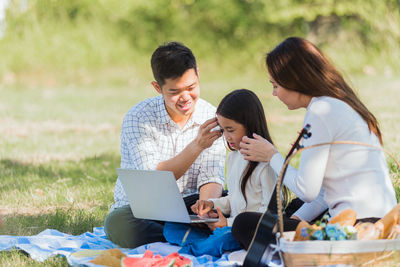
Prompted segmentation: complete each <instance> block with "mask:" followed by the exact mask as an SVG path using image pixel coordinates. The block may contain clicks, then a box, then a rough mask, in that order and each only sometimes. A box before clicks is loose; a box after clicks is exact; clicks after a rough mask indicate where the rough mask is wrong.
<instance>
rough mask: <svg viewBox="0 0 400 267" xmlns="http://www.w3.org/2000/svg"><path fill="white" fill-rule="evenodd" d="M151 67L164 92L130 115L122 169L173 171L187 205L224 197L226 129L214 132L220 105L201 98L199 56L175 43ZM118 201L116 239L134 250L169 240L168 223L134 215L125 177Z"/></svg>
mask: <svg viewBox="0 0 400 267" xmlns="http://www.w3.org/2000/svg"><path fill="white" fill-rule="evenodd" d="M151 67H152V70H153V75H154V79H155V81H153V82H152V83H151V84H152V85H153V87H154V88H155V89H156V91H157V92H158V93H159V94H160V95H159V96H157V97H153V98H149V99H146V100H144V101H142V102H140V103H138V104H136V105H135V106H133V107H132V108H131V109H130V110H129V111H128V113H127V114H126V116H125V118H124V121H123V124H122V131H121V168H130V169H143V170H168V171H172V172H173V173H174V175H175V179H176V182H177V184H178V187H179V190H180V191H181V193H182V195H183V196H184V199H185V203H186V205H187V206H190V205H191V204H194V202H195V201H196V198H197V196H198V195H197V194H196V193H199V198H200V199H209V198H215V197H220V196H221V192H222V186H223V184H224V166H225V152H226V150H225V147H224V145H223V142H222V140H221V139H220V140H217V139H218V138H219V137H220V136H221V132H220V131H216V130H212V129H213V128H215V127H216V126H217V121H216V119H215V118H214V117H215V107H213V106H212V105H211V104H209V103H207V102H206V101H204V100H202V99H200V98H199V95H200V87H199V75H198V69H197V66H196V59H195V57H194V56H193V54H192V52H191V51H190V49H189V48H187V47H185V46H184V45H182V44H180V43H176V42H171V43H167V44H165V45H162V46H160V47H158V48H157V49H156V50H155V51H154V53H153V55H152V58H151ZM210 118H212V119H210ZM216 140H217V141H216ZM214 141H215V143H214ZM114 199H115V203H114V205H113V206H112V207H111V212H110V213H109V214H108V216H107V218H106V220H105V222H104V226H105V231H106V233H107V236H108V238H109V239H110V240H111V241H113V242H114V243H116V244H118V245H120V246H121V247H129V248H134V247H137V246H140V245H143V244H146V243H150V242H156V241H165V239H164V237H163V233H162V232H163V224H162V222H157V221H151V220H144V219H138V218H135V217H134V214H132V211H131V209H130V207H129V203H128V201H127V199H126V196H125V192H124V190H123V188H122V186H121V182H120V181H119V179H118V180H117V183H116V185H115V191H114Z"/></svg>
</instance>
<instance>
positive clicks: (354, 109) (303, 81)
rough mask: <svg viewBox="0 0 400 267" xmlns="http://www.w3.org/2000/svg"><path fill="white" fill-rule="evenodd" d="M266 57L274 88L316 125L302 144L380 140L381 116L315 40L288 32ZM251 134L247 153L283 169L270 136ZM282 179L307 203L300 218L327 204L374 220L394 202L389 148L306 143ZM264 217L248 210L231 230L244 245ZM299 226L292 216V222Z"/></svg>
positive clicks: (375, 142)
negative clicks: (295, 164) (250, 214)
mask: <svg viewBox="0 0 400 267" xmlns="http://www.w3.org/2000/svg"><path fill="white" fill-rule="evenodd" d="M266 64H267V68H268V72H269V76H270V82H271V83H272V86H273V95H274V96H277V97H278V98H279V100H281V101H282V102H283V103H284V104H285V105H286V106H287V107H288V108H289V109H290V110H295V109H299V108H306V109H307V112H306V115H305V118H304V125H305V124H310V125H311V133H312V136H311V137H310V138H308V139H306V140H304V141H303V145H304V146H306V147H307V146H311V145H314V144H320V143H326V142H333V141H344V140H346V141H357V142H362V143H367V144H370V145H374V146H378V147H381V145H382V135H381V132H380V130H379V126H378V122H377V120H376V118H375V117H374V115H373V114H372V113H371V112H370V111H369V110H368V109H367V107H366V106H365V105H364V104H363V103H362V102H361V101H360V99H359V98H358V97H357V95H356V94H355V93H354V91H353V89H352V88H351V87H350V86H349V85H348V84H347V83H346V82H345V81H344V79H343V77H342V75H341V74H340V73H339V72H338V71H337V70H336V69H335V67H334V66H333V65H332V64H331V63H330V62H329V61H328V60H327V58H326V57H325V56H324V55H323V54H322V52H321V51H320V50H319V49H318V48H317V47H316V46H314V45H313V44H312V43H310V42H309V41H307V40H304V39H302V38H297V37H291V38H288V39H286V40H284V41H283V42H282V43H281V44H279V45H278V46H277V47H276V48H275V49H274V50H272V51H271V52H270V53H268V54H267V57H266ZM253 137H254V139H251V138H248V137H244V138H243V139H242V142H241V143H240V147H241V149H240V152H241V153H242V154H243V155H244V158H245V159H246V160H251V161H260V162H262V161H263V162H269V163H270V165H271V166H272V168H273V169H274V170H275V171H276V172H277V173H279V172H280V170H281V168H282V165H283V163H284V158H283V157H282V155H280V154H279V153H278V152H277V150H276V149H275V147H274V146H273V145H272V144H271V143H270V142H268V141H267V140H265V139H263V138H261V137H260V136H258V135H256V134H254V135H253ZM284 184H285V185H286V186H287V187H288V188H289V189H290V190H291V191H293V192H294V193H295V194H296V195H297V196H298V197H299V198H300V199H302V200H303V201H304V202H305V204H304V205H303V206H301V208H300V209H299V210H297V211H296V212H295V213H294V214H293V216H292V217H291V218H292V219H295V220H306V221H312V220H313V219H315V218H316V216H318V215H319V214H320V213H321V212H323V211H324V210H325V209H328V210H329V214H330V215H331V216H336V215H337V214H339V213H340V212H341V211H343V210H345V209H348V208H350V209H353V210H354V211H355V212H356V213H357V219H359V220H361V221H365V220H367V221H376V220H377V219H378V218H380V217H382V216H383V215H385V214H386V213H387V212H389V211H390V210H391V209H392V208H393V207H394V206H395V205H396V197H395V191H394V188H393V185H392V183H391V180H390V176H389V170H388V167H387V163H386V159H385V156H384V153H383V152H382V151H380V150H376V149H373V148H370V147H363V146H358V145H327V146H321V147H318V148H313V149H309V150H305V151H304V152H303V153H302V155H301V159H300V166H299V169H298V170H297V169H295V168H293V167H290V166H289V168H288V170H287V173H286V175H285V180H284ZM260 216H261V214H258V216H253V217H252V219H251V221H249V219H248V218H246V214H242V215H241V216H238V217H237V218H236V220H235V222H234V224H233V229H232V233H233V235H234V236H235V238H237V239H238V241H239V242H240V243H241V244H243V246H245V247H246V248H247V246H248V245H249V242H250V240H249V238H250V239H251V237H252V235H253V233H254V230H255V225H256V223H257V222H256V221H257V220H258V218H259V217H260ZM249 224H250V225H252V227H249ZM295 226H296V224H293V223H291V227H290V228H293V227H295ZM249 228H251V229H249ZM286 230H294V229H288V227H286Z"/></svg>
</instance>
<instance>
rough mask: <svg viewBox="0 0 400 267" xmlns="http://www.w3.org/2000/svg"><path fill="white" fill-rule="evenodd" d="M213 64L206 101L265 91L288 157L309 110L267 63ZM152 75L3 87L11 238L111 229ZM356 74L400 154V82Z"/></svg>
mask: <svg viewBox="0 0 400 267" xmlns="http://www.w3.org/2000/svg"><path fill="white" fill-rule="evenodd" d="M207 67H208V66H206V67H204V65H203V68H202V66H201V65H200V70H201V72H200V73H201V88H202V89H201V90H202V92H201V94H202V97H203V98H205V99H206V100H209V101H210V102H211V103H213V104H214V105H217V104H218V102H219V100H220V99H221V98H222V97H223V96H224V95H225V94H226V93H227V92H229V91H231V90H233V89H237V88H249V89H252V90H254V91H256V93H257V94H258V96H259V97H260V98H261V100H262V102H263V104H264V107H265V111H266V114H267V119H268V122H269V127H270V131H271V133H272V136H273V139H274V141H275V143H276V145H277V146H278V148H279V150H280V151H281V152H282V153H284V154H285V153H286V152H287V151H288V149H289V148H290V144H291V142H293V141H294V139H295V138H296V136H297V131H298V130H299V129H300V127H301V124H302V121H303V115H304V110H299V111H288V110H287V109H286V107H285V106H284V105H283V104H282V103H280V102H279V101H278V100H277V99H275V98H273V97H272V94H271V87H270V85H269V83H268V82H267V77H266V76H265V75H264V70H263V69H262V68H259V69H258V70H256V72H254V73H246V72H242V73H241V74H237V73H239V72H236V74H235V72H232V74H231V75H222V74H221V75H220V74H216V72H215V69H213V68H212V67H210V68H207ZM202 69H204V71H202ZM257 71H258V72H257ZM142 72H144V74H140V72H139V71H138V72H135V71H134V70H131V69H121V70H119V71H114V72H113V71H111V72H107V73H106V74H104V73H95V74H93V73H83V74H81V75H82V79H76V80H73V79H69V81H74V82H68V83H67V82H65V80H62V79H61V78H60V79H58V77H57V76H54V77H52V76H46V75H44V76H43V77H45V78H43V79H42V78H40V77H29V75H27V76H20V77H18V79H17V81H16V82H14V83H11V84H9V85H3V86H2V87H0V94H1V98H0V136H1V137H0V181H1V182H0V210H1V213H2V214H3V215H4V219H3V227H2V228H0V234H1V235H35V234H37V233H39V232H41V231H43V230H44V229H47V228H53V229H57V230H59V231H62V232H66V233H70V234H74V235H78V234H81V233H84V232H86V231H92V228H93V227H97V226H102V225H103V221H104V218H105V216H106V215H107V212H108V210H109V207H110V205H111V204H112V203H113V189H114V183H115V180H116V178H117V175H116V172H115V169H116V168H117V167H118V166H119V161H120V155H119V134H120V127H121V122H122V118H123V116H124V114H125V113H126V112H127V111H128V109H129V108H130V107H131V106H132V105H134V104H135V103H137V102H138V101H140V100H141V99H144V98H147V97H150V96H154V95H156V93H155V91H154V90H153V89H152V87H151V85H150V83H149V79H151V76H150V75H149V72H145V71H142ZM110 73H111V74H110ZM224 73H226V72H224ZM102 74H104V75H102ZM48 77H52V78H48ZM74 77H77V76H74ZM107 77H108V78H107ZM110 77H111V78H110ZM351 78H352V79H353V84H354V85H355V87H356V88H359V90H358V91H359V94H360V96H361V98H362V99H363V100H364V102H365V103H366V104H367V106H368V107H370V108H371V110H372V111H373V112H374V113H375V115H376V116H377V118H378V120H379V121H380V123H381V127H382V132H383V133H384V142H385V147H386V148H387V149H388V150H389V151H390V152H392V153H394V155H395V156H396V158H399V152H398V151H399V149H400V136H399V135H398V133H399V132H400V126H399V124H398V122H399V121H400V108H399V107H398V103H399V100H400V99H399V97H398V92H397V91H398V88H399V85H400V80H398V79H397V80H396V79H383V78H379V79H378V78H377V77H351ZM49 80H50V82H49ZM294 164H295V165H296V164H298V161H297V162H296V161H294ZM389 164H390V169H391V175H392V178H393V181H394V183H395V185H396V192H397V194H398V196H399V195H400V189H399V184H398V181H399V177H400V173H399V171H398V170H397V169H396V167H395V165H394V163H393V161H392V160H389ZM66 264H67V262H66V260H65V259H64V258H52V259H49V260H47V261H46V262H45V263H44V264H42V263H38V262H36V261H33V260H32V259H30V258H29V257H27V256H25V255H24V254H22V253H20V252H17V251H12V252H2V253H0V265H1V266H18V265H24V266H25V265H27V266H43V265H44V266H65V265H66Z"/></svg>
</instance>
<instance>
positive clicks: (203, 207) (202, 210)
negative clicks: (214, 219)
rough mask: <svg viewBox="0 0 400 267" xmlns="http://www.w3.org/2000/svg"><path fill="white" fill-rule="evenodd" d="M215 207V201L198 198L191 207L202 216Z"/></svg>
mask: <svg viewBox="0 0 400 267" xmlns="http://www.w3.org/2000/svg"><path fill="white" fill-rule="evenodd" d="M213 207H214V203H213V202H212V201H209V200H197V201H196V203H194V204H193V205H192V206H191V207H190V208H191V209H192V211H193V212H194V213H196V214H197V215H199V216H200V217H202V216H203V215H204V214H209V212H210V211H211V210H212V208H213Z"/></svg>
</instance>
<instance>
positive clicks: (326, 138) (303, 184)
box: [270, 113, 332, 202]
mask: <svg viewBox="0 0 400 267" xmlns="http://www.w3.org/2000/svg"><path fill="white" fill-rule="evenodd" d="M307 115H308V116H307V118H306V120H305V124H306V123H309V124H310V125H311V137H310V138H309V139H306V140H304V141H303V144H304V146H305V147H307V146H311V145H314V144H320V143H325V142H331V140H332V138H331V133H330V132H329V129H328V127H326V125H325V123H324V121H323V119H321V118H320V117H319V116H318V115H317V114H312V113H311V114H307ZM329 150H330V146H329V145H326V146H321V147H317V148H312V149H308V150H305V151H303V153H302V155H301V158H300V168H299V170H297V169H295V168H293V167H291V166H290V165H289V166H288V169H287V171H286V174H285V177H284V181H283V183H284V184H285V185H286V186H287V187H288V188H289V189H290V190H291V191H292V192H293V193H295V194H296V196H298V197H299V198H300V199H302V200H303V201H304V202H311V201H313V200H314V199H315V198H316V197H317V196H318V194H319V193H320V191H321V187H322V181H323V179H324V175H325V169H326V165H327V162H328V157H329ZM284 161H285V159H284V158H283V157H282V155H280V154H279V153H276V154H275V155H274V156H273V157H272V158H271V161H270V164H271V166H272V168H273V169H274V170H275V171H276V172H277V173H280V171H281V168H282V166H283V163H284Z"/></svg>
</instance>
